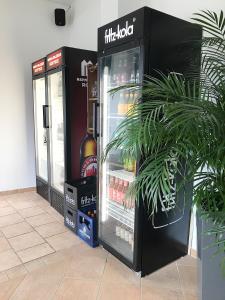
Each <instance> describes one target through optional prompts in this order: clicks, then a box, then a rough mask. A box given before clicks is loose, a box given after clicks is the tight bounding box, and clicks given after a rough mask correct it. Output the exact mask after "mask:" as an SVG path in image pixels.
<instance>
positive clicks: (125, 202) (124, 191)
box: [121, 180, 128, 207]
mask: <svg viewBox="0 0 225 300" xmlns="http://www.w3.org/2000/svg"><path fill="white" fill-rule="evenodd" d="M127 190H128V181H125V180H124V184H123V191H122V193H121V198H122V199H121V201H122V204H123V205H124V206H125V207H127V201H126V198H125V197H126V193H127Z"/></svg>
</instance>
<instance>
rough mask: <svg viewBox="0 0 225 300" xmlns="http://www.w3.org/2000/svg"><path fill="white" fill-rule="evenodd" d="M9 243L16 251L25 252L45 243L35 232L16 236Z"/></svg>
mask: <svg viewBox="0 0 225 300" xmlns="http://www.w3.org/2000/svg"><path fill="white" fill-rule="evenodd" d="M8 241H9V243H10V245H11V246H12V248H13V249H14V250H15V251H20V250H24V249H27V248H30V247H33V246H36V245H39V244H42V243H44V242H45V241H44V240H43V238H42V237H41V236H40V235H39V234H38V233H37V232H35V231H32V232H29V233H25V234H22V235H18V236H15V237H13V238H10V239H9V240H8Z"/></svg>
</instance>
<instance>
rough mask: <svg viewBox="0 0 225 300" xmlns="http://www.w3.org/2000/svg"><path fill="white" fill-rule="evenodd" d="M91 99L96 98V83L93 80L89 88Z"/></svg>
mask: <svg viewBox="0 0 225 300" xmlns="http://www.w3.org/2000/svg"><path fill="white" fill-rule="evenodd" d="M91 97H92V98H96V97H97V81H96V80H95V81H94V83H93V85H92V87H91Z"/></svg>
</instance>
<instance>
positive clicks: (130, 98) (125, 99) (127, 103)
mask: <svg viewBox="0 0 225 300" xmlns="http://www.w3.org/2000/svg"><path fill="white" fill-rule="evenodd" d="M137 99H138V92H137V91H126V92H125V93H122V92H121V93H120V94H119V103H118V106H117V113H118V115H126V114H127V113H128V112H129V111H130V110H131V109H132V107H133V106H134V103H135V101H136V100H137Z"/></svg>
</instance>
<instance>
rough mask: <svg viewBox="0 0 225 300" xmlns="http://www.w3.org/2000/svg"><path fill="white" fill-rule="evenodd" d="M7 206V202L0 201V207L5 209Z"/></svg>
mask: <svg viewBox="0 0 225 300" xmlns="http://www.w3.org/2000/svg"><path fill="white" fill-rule="evenodd" d="M6 206H9V202H8V201H6V200H0V207H6Z"/></svg>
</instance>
